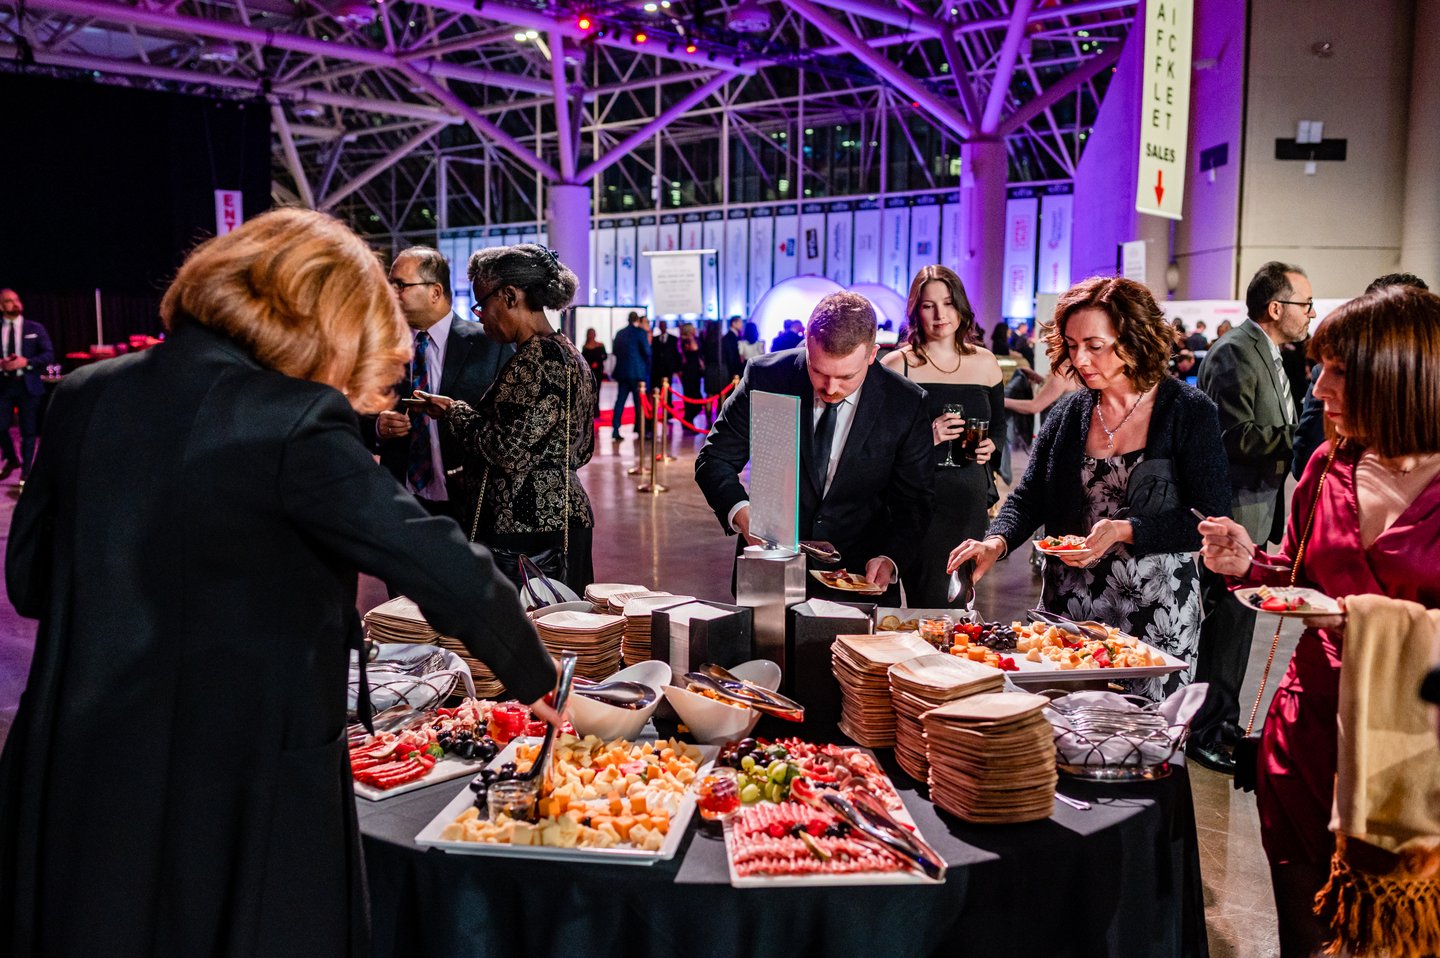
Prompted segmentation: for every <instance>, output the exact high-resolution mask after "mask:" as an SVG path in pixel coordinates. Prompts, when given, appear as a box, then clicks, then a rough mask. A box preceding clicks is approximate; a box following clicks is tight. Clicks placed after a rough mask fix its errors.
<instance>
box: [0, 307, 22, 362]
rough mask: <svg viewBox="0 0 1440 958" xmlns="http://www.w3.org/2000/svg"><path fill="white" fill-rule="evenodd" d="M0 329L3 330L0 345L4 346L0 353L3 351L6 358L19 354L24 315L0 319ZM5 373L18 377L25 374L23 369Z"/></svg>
mask: <svg viewBox="0 0 1440 958" xmlns="http://www.w3.org/2000/svg"><path fill="white" fill-rule="evenodd" d="M0 330H3V335H0V346H3V347H4V348H3V349H0V353H3V354H4V357H5V358H7V359H8V358H9V357H11V356H19V355H20V354H21V349H20V344H21V342H22V337H23V336H24V331H25V317H24V316H16V317H15V318H14V319H6V320H3V321H0ZM5 375H8V376H14V377H19V376H23V375H25V370H24V369H13V370H11V371H10V372H8V373H6V374H5Z"/></svg>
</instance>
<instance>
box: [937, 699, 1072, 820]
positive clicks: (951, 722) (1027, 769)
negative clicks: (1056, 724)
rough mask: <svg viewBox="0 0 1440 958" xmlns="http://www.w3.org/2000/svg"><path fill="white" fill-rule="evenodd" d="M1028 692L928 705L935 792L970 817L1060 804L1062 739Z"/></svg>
mask: <svg viewBox="0 0 1440 958" xmlns="http://www.w3.org/2000/svg"><path fill="white" fill-rule="evenodd" d="M1048 701H1049V700H1048V699H1046V698H1045V697H1044V696H1043V695H1031V694H1029V693H1026V692H991V693H985V694H981V695H971V696H968V697H966V698H961V699H956V700H955V701H953V702H950V703H948V704H946V705H942V706H940V707H939V708H937V709H932V710H931V711H929V712H926V713H925V715H924V716H923V718H922V722H923V723H924V726H925V756H926V759H927V760H928V761H929V763H930V798H931V800H932V801H934V802H935V804H936V805H938V806H939V807H940V808H943V809H944V810H945V811H947V812H949V813H950V814H952V815H956V816H958V817H960V818H963V819H964V820H965V821H967V822H976V823H982V824H1001V823H1011V822H1032V821H1037V820H1039V819H1043V818H1049V817H1050V815H1051V814H1052V812H1053V811H1054V804H1055V782H1056V778H1057V774H1056V770H1055V745H1054V742H1053V733H1052V732H1051V729H1050V723H1049V722H1048V721H1046V720H1045V716H1044V714H1043V710H1044V708H1045V705H1046V703H1047V702H1048Z"/></svg>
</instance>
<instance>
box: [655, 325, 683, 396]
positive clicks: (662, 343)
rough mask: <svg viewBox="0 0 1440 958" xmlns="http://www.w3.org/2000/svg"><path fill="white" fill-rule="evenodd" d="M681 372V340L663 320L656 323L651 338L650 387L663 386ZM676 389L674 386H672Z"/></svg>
mask: <svg viewBox="0 0 1440 958" xmlns="http://www.w3.org/2000/svg"><path fill="white" fill-rule="evenodd" d="M679 371H680V340H679V339H678V338H676V336H675V334H674V333H672V332H670V324H669V323H667V322H665V321H664V320H663V319H662V320H660V321H658V322H656V323H655V326H654V332H653V334H652V335H651V337H650V385H651V386H652V387H655V386H663V385H664V384H665V383H667V382H670V380H671V379H672V378H674V376H675V374H676V373H678V372H679ZM670 388H671V389H674V388H675V387H674V384H671V387H670Z"/></svg>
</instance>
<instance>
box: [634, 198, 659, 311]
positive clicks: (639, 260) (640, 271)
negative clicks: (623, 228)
mask: <svg viewBox="0 0 1440 958" xmlns="http://www.w3.org/2000/svg"><path fill="white" fill-rule="evenodd" d="M659 248H660V244H659V240H658V238H657V235H656V226H655V217H653V216H642V217H640V225H639V226H637V227H636V228H635V298H634V299H632V300H631V302H632V303H636V304H638V305H640V306H644V307H645V308H646V309H647V310H649V311H650V312H654V310H653V309H652V308H651V305H650V270H648V269H646V267H645V254H646V253H649V252H652V251H654V250H657V249H659Z"/></svg>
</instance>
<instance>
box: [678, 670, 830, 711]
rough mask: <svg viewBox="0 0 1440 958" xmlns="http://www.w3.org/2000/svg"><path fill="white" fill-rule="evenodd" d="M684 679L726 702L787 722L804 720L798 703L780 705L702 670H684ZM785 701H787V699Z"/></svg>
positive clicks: (802, 709)
mask: <svg viewBox="0 0 1440 958" xmlns="http://www.w3.org/2000/svg"><path fill="white" fill-rule="evenodd" d="M685 681H686V682H689V683H690V684H691V685H698V686H700V687H701V688H702V689H707V690H708V691H711V692H714V693H715V695H716V696H718V697H719V698H721V699H724V700H725V701H727V702H734V703H735V704H737V705H745V706H748V707H750V708H752V709H754V710H755V711H757V712H763V713H765V714H766V715H773V716H775V717H776V718H782V719H785V720H786V721H788V722H803V721H805V709H804V708H803V707H802V706H800V705H799V704H798V703H793V702H791V703H789V704H788V705H781V704H779V703H777V702H772V701H770V700H769V699H764V698H761V697H760V696H758V695H755V694H753V693H752V692H750V691H749V690H748V689H736V688H733V687H731V686H730V685H729V684H727V683H724V682H721V681H720V680H719V679H717V678H715V677H714V676H712V675H707V674H705V673H704V672H686V673H685ZM786 701H787V702H789V700H788V699H787V700H786Z"/></svg>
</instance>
